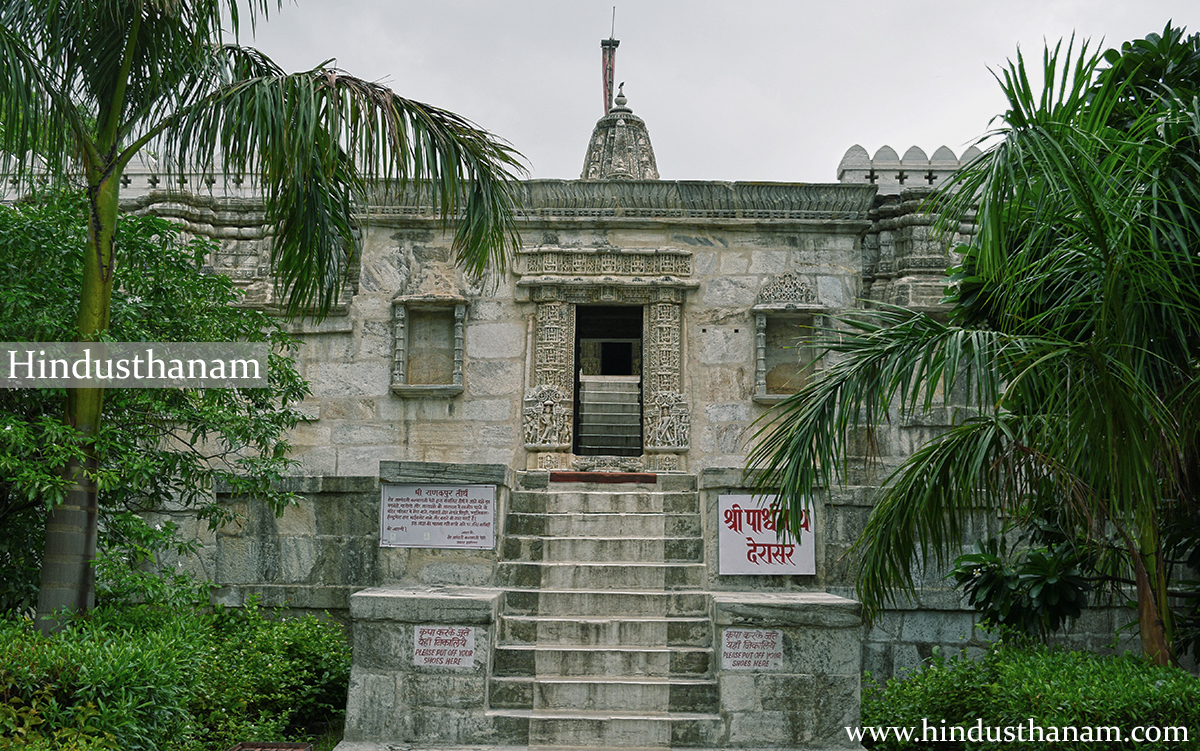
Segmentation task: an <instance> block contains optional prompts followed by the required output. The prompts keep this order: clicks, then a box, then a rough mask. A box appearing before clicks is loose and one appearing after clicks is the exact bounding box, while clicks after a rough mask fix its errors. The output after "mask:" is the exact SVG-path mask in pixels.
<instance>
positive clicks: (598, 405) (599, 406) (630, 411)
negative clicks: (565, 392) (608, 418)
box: [579, 399, 642, 419]
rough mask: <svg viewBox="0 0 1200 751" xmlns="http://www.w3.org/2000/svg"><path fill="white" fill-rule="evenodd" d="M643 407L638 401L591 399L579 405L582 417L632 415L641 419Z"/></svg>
mask: <svg viewBox="0 0 1200 751" xmlns="http://www.w3.org/2000/svg"><path fill="white" fill-rule="evenodd" d="M641 413H642V405H640V404H638V403H637V402H636V401H601V400H599V399H589V400H586V401H581V402H580V403H579V414H581V415H632V416H634V417H636V418H638V419H640V418H641Z"/></svg>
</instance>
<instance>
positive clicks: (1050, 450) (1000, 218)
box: [750, 27, 1200, 663]
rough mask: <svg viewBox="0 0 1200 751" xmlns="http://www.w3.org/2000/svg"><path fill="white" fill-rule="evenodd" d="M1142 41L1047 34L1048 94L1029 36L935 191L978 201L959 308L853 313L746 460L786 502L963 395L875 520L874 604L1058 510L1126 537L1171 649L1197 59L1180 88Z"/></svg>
mask: <svg viewBox="0 0 1200 751" xmlns="http://www.w3.org/2000/svg"><path fill="white" fill-rule="evenodd" d="M1163 36H1164V37H1167V38H1168V39H1169V41H1168V42H1167V43H1165V44H1163V45H1162V47H1163V48H1164V49H1165V50H1166V51H1167V52H1168V53H1170V54H1174V53H1178V52H1179V49H1178V48H1179V47H1184V48H1185V49H1184V50H1183V55H1182V56H1183V57H1187V58H1189V59H1192V60H1193V61H1200V56H1197V55H1196V54H1195V52H1196V50H1197V49H1200V47H1198V45H1197V37H1196V36H1193V37H1190V38H1186V39H1185V38H1184V37H1183V34H1182V31H1181V30H1172V29H1170V27H1168V31H1167V32H1164V35H1163ZM1162 38H1163V37H1159V36H1158V35H1151V37H1148V38H1147V39H1148V40H1149V41H1150V42H1154V43H1157V42H1161V40H1162ZM1147 46H1148V47H1150V48H1151V49H1150V51H1147V49H1145V48H1141V47H1139V48H1136V49H1135V50H1133V51H1132V52H1131V50H1130V49H1129V45H1126V49H1125V50H1124V51H1123V52H1122V53H1115V54H1114V53H1112V52H1110V53H1109V54H1108V57H1107V58H1105V57H1102V56H1100V55H1096V54H1090V53H1089V52H1088V50H1087V45H1086V44H1085V45H1083V47H1082V48H1080V49H1079V50H1078V51H1076V50H1074V49H1073V48H1074V45H1073V44H1071V45H1068V46H1067V48H1066V49H1065V50H1063V49H1062V45H1061V44H1060V45H1059V46H1056V47H1055V48H1054V49H1053V50H1050V49H1047V51H1046V54H1045V56H1044V59H1043V69H1044V71H1043V72H1044V76H1045V84H1044V89H1043V90H1042V91H1040V92H1035V90H1034V88H1033V87H1032V86H1031V85H1030V83H1029V76H1028V75H1027V72H1026V68H1025V62H1024V60H1023V58H1022V57H1021V56H1019V55H1018V57H1017V61H1016V63H1010V64H1009V65H1008V66H1007V67H1006V68H1005V69H1004V70H1003V71H1002V75H1001V76H998V80H999V81H1000V83H1001V85H1002V87H1003V89H1004V92H1005V94H1006V95H1007V97H1008V101H1009V110H1008V111H1007V112H1006V113H1005V114H1004V115H1003V116H1002V118H1001V123H1002V124H1001V127H1000V128H998V129H997V130H995V131H994V132H993V133H992V134H989V137H988V139H987V140H989V141H991V142H993V143H994V145H993V146H992V147H991V148H990V149H988V150H987V151H985V152H984V153H983V154H982V155H981V156H980V157H979V158H978V159H976V160H975V161H974V162H972V163H971V164H970V165H969V166H968V167H966V168H965V169H964V170H963V171H962V172H961V173H960V174H959V175H957V177H956V178H955V180H954V183H953V185H952V186H951V187H950V188H949V189H948V191H947V192H946V193H943V194H942V195H940V196H938V197H937V199H936V203H935V204H934V205H935V206H936V210H937V211H940V212H941V216H942V218H943V220H944V221H945V222H946V224H945V226H958V225H957V223H958V222H959V221H962V220H963V219H964V218H965V217H967V216H968V215H969V214H971V213H972V212H975V232H974V235H973V237H972V240H971V243H970V245H969V246H962V247H960V248H959V249H958V250H959V251H960V252H962V253H963V261H962V264H961V266H959V267H958V268H957V269H955V270H954V271H955V272H957V273H955V275H954V276H952V277H950V278H949V279H948V283H949V289H948V299H947V302H949V303H950V315H949V319H948V320H946V319H945V318H942V319H938V318H936V317H933V316H929V315H923V314H918V313H911V312H909V311H907V310H902V309H898V308H890V307H877V309H875V310H872V311H863V312H862V313H861V314H859V315H856V316H845V317H842V318H841V319H839V321H838V322H837V323H838V325H837V327H836V328H834V329H831V330H829V331H826V332H825V333H824V334H823V335H822V336H821V341H819V342H817V345H818V346H820V347H823V348H824V350H825V351H826V352H828V353H829V358H830V361H831V364H830V366H829V367H828V368H826V370H825V371H824V372H823V377H821V378H820V379H818V380H816V381H815V382H813V383H811V384H810V385H809V386H808V387H807V388H805V389H804V390H803V391H801V392H800V393H799V394H796V395H795V396H794V397H792V398H789V399H788V400H787V401H786V402H785V403H784V404H783V405H782V406H781V409H780V410H779V411H778V412H776V413H774V414H773V415H771V416H769V417H768V418H767V421H766V423H765V424H764V425H763V426H762V428H761V430H760V431H759V433H758V435H757V438H758V443H757V445H756V446H755V448H754V450H753V451H752V454H751V457H750V466H751V467H753V468H756V469H759V470H761V471H762V478H763V479H762V480H761V481H760V484H761V486H762V488H763V489H766V488H768V487H777V488H779V493H780V496H781V499H782V503H781V506H782V512H783V513H786V511H787V510H788V509H789V508H790V507H791V506H799V505H802V504H807V503H809V502H810V500H809V499H810V496H811V494H812V491H813V488H814V487H819V486H826V487H827V486H828V485H829V484H830V483H832V482H837V481H838V477H839V471H843V470H844V469H845V468H846V467H847V466H848V465H849V463H850V462H851V460H852V458H853V457H852V456H851V454H852V452H854V451H857V450H858V449H857V448H856V446H857V443H856V442H855V440H854V439H855V438H856V437H857V436H858V435H859V433H860V431H861V430H866V431H867V432H868V434H869V433H871V432H872V431H874V430H875V429H877V428H879V427H880V426H881V425H882V424H883V423H884V422H885V421H887V420H889V418H890V417H891V416H892V415H894V414H896V413H897V412H902V413H904V412H921V411H928V410H929V409H931V408H932V407H933V406H934V399H935V395H936V394H937V393H944V394H950V393H951V392H952V390H953V389H955V388H957V389H959V391H960V392H961V393H965V394H966V395H967V405H968V407H969V409H967V410H964V411H963V413H962V415H960V419H959V420H958V421H957V422H956V424H955V426H954V427H952V428H950V429H949V430H947V431H946V432H944V433H943V434H941V435H939V436H938V437H936V438H934V439H932V440H930V441H929V442H928V443H926V444H924V445H923V446H921V447H920V448H919V450H917V451H915V452H914V453H913V454H912V455H911V456H910V457H908V458H907V459H906V460H905V461H904V462H903V463H902V464H901V465H900V466H899V467H898V468H897V469H895V471H894V472H893V473H892V474H891V476H890V477H889V479H888V481H887V482H886V483H885V487H884V489H883V490H882V491H881V494H880V497H879V499H878V501H877V503H876V506H875V507H874V509H873V511H872V513H871V515H870V518H869V520H868V522H867V523H866V526H865V529H864V531H863V533H862V536H861V537H860V539H859V541H858V544H857V549H858V551H859V552H860V553H861V568H860V570H859V575H858V592H859V595H860V597H861V599H862V601H863V605H864V610H865V611H866V613H867V615H868V616H874V615H876V614H878V613H879V612H880V610H881V609H882V608H883V607H884V606H885V605H886V604H887V603H888V602H889V601H891V600H892V599H893V598H894V597H896V595H897V594H898V593H899V592H902V591H909V592H911V591H913V589H914V566H915V565H916V564H918V563H921V564H930V563H935V562H936V563H937V564H938V565H939V566H944V565H945V564H946V563H948V561H949V560H950V558H951V557H952V556H953V555H954V554H955V552H956V551H957V550H959V549H960V547H961V544H962V542H963V541H964V540H963V536H964V534H965V533H966V530H967V529H968V525H969V522H970V520H971V519H972V517H973V516H974V515H976V514H979V513H985V512H990V513H995V512H996V511H997V510H999V511H1001V512H1003V513H1006V514H1009V515H1010V516H1012V517H1014V518H1016V519H1018V520H1020V519H1022V518H1026V519H1027V518H1029V515H1031V514H1036V513H1039V512H1045V511H1046V510H1053V511H1054V513H1056V514H1057V515H1059V516H1060V517H1061V518H1062V519H1064V520H1065V521H1066V523H1067V525H1068V526H1069V528H1070V529H1071V530H1073V531H1074V532H1075V533H1077V534H1078V535H1079V536H1080V537H1081V538H1083V539H1093V540H1094V539H1098V538H1100V537H1101V536H1115V538H1116V539H1117V540H1119V546H1120V548H1121V549H1122V550H1123V551H1124V560H1125V563H1126V565H1127V566H1128V571H1129V572H1130V573H1131V577H1130V578H1131V580H1132V581H1133V582H1134V583H1135V586H1136V591H1137V602H1138V618H1139V626H1140V631H1141V639H1142V646H1143V650H1144V652H1145V654H1146V655H1147V656H1148V657H1149V658H1151V659H1153V660H1154V661H1156V662H1159V663H1166V662H1168V661H1169V660H1170V659H1171V654H1172V653H1171V639H1172V624H1171V611H1170V609H1169V607H1168V603H1167V580H1168V576H1169V572H1168V570H1167V568H1168V566H1167V565H1166V564H1167V562H1166V561H1164V558H1163V549H1162V544H1161V543H1162V541H1161V535H1160V527H1161V521H1162V515H1163V514H1164V512H1165V511H1166V510H1168V509H1170V508H1172V507H1177V506H1180V505H1191V506H1194V504H1195V503H1196V496H1195V494H1194V489H1193V488H1192V486H1191V484H1190V483H1189V479H1190V477H1189V475H1190V474H1194V470H1192V467H1193V466H1194V465H1195V459H1196V456H1197V454H1196V437H1197V426H1200V401H1198V400H1197V395H1198V394H1200V379H1198V378H1197V375H1198V371H1197V365H1198V363H1200V360H1198V356H1200V258H1197V256H1196V254H1195V251H1196V248H1198V247H1200V180H1198V177H1197V163H1198V157H1200V107H1198V105H1197V102H1196V99H1195V98H1194V96H1193V94H1194V92H1195V91H1197V90H1200V76H1197V77H1194V78H1192V79H1191V80H1190V84H1189V85H1190V87H1191V91H1190V92H1188V93H1186V94H1185V93H1184V92H1183V91H1181V90H1180V89H1179V88H1178V86H1175V87H1172V86H1167V85H1163V84H1162V82H1161V80H1159V81H1158V82H1157V84H1154V85H1151V84H1152V83H1153V82H1148V81H1147V80H1144V79H1140V80H1137V81H1135V80H1134V79H1133V78H1131V77H1130V72H1131V71H1134V70H1136V71H1139V72H1142V73H1144V72H1145V71H1146V70H1147V67H1146V66H1143V65H1136V64H1128V65H1124V66H1123V65H1121V60H1123V59H1124V60H1128V56H1129V55H1131V54H1146V55H1148V56H1153V54H1154V53H1153V49H1152V48H1153V47H1154V44H1148V45H1147ZM1105 59H1107V60H1108V62H1109V63H1110V65H1109V66H1108V67H1107V68H1103V63H1104V61H1105ZM1193 70H1196V68H1193ZM1134 102H1137V104H1136V106H1131V103H1134ZM993 139H994V140H993ZM869 443H870V442H868V444H869ZM798 517H799V514H791V515H790V518H792V519H796V518H798Z"/></svg>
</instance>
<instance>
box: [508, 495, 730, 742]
mask: <svg viewBox="0 0 1200 751" xmlns="http://www.w3.org/2000/svg"><path fill="white" fill-rule="evenodd" d="M694 483H695V479H694V478H692V477H684V476H674V477H672V476H662V475H660V476H659V478H658V484H656V485H645V486H637V485H627V484H622V485H617V486H614V485H593V484H584V483H551V484H550V486H549V488H548V489H531V490H514V492H513V494H512V496H511V504H510V513H509V515H508V518H507V520H506V527H507V528H506V534H505V538H504V546H503V549H502V552H501V562H500V564H499V565H500V584H501V586H502V587H504V588H505V590H506V591H505V593H504V598H503V602H502V606H501V614H500V622H499V626H498V629H497V634H498V644H497V645H496V648H495V650H494V660H495V662H494V664H493V669H492V677H491V679H490V685H489V704H490V711H489V713H490V714H492V715H498V716H500V717H511V718H513V719H517V718H528V722H529V745H530V746H535V747H536V746H541V747H556V748H592V749H594V748H603V747H609V748H667V747H680V746H712V745H715V744H714V739H715V738H716V737H717V735H718V734H719V732H720V726H721V721H720V716H719V715H718V713H717V712H718V704H719V696H718V690H717V682H716V677H715V670H714V667H715V666H714V660H715V656H714V651H713V643H714V640H713V626H712V621H711V619H710V617H709V612H708V611H709V598H708V595H707V594H705V593H704V592H702V591H701V589H702V588H703V586H704V576H705V567H704V564H703V562H702V561H703V543H702V540H701V527H700V515H699V508H698V500H697V493H696V491H695V484H694ZM614 488H616V489H614ZM643 488H648V489H643Z"/></svg>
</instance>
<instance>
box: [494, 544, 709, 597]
mask: <svg viewBox="0 0 1200 751" xmlns="http://www.w3.org/2000/svg"><path fill="white" fill-rule="evenodd" d="M500 560H501V561H528V562H537V561H545V562H548V563H565V562H570V561H611V562H623V561H628V562H642V563H673V562H682V563H699V562H701V561H702V560H704V541H703V540H701V539H699V538H697V537H524V536H520V535H509V536H507V537H506V538H505V540H504V543H503V545H502V546H501V556H500ZM531 586H532V585H531Z"/></svg>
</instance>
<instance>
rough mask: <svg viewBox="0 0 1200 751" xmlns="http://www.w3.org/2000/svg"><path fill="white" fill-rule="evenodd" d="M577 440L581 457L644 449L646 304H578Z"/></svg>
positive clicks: (576, 449) (635, 453) (638, 452)
mask: <svg viewBox="0 0 1200 751" xmlns="http://www.w3.org/2000/svg"><path fill="white" fill-rule="evenodd" d="M575 362H576V364H577V367H576V370H575V445H574V447H573V450H574V452H575V453H576V454H579V455H581V456H588V455H591V456H640V455H641V453H642V387H641V371H642V307H641V306H640V305H577V306H576V307H575Z"/></svg>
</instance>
